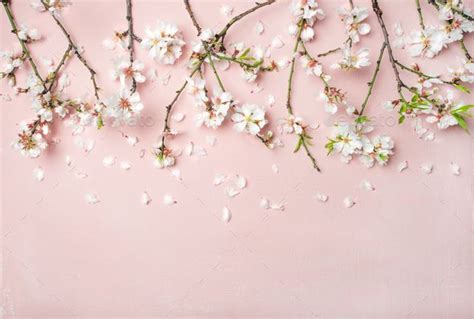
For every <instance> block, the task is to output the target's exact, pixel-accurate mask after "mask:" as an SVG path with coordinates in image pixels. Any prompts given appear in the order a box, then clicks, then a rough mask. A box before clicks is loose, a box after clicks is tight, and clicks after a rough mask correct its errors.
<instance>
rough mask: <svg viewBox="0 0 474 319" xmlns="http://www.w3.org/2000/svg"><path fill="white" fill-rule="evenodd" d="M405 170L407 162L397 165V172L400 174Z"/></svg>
mask: <svg viewBox="0 0 474 319" xmlns="http://www.w3.org/2000/svg"><path fill="white" fill-rule="evenodd" d="M407 168H408V162H407V161H403V162H401V163H400V164H398V171H399V172H402V171H404V170H405V169H407Z"/></svg>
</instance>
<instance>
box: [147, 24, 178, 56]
mask: <svg viewBox="0 0 474 319" xmlns="http://www.w3.org/2000/svg"><path fill="white" fill-rule="evenodd" d="M145 33H146V37H144V38H143V40H142V42H141V44H142V46H143V47H144V48H145V49H146V50H148V51H149V56H150V57H152V58H153V59H155V60H156V61H158V62H162V63H164V64H174V63H175V61H176V60H177V59H179V57H180V56H181V54H182V53H183V51H182V47H183V46H184V45H185V42H184V41H183V37H182V35H181V33H180V32H179V30H178V27H177V26H176V25H174V24H169V23H166V22H164V21H158V22H157V25H156V27H155V28H154V29H151V28H150V27H148V28H147V29H146V30H145Z"/></svg>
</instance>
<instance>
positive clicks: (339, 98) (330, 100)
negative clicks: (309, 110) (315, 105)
mask: <svg viewBox="0 0 474 319" xmlns="http://www.w3.org/2000/svg"><path fill="white" fill-rule="evenodd" d="M319 97H320V98H321V100H322V101H323V102H324V110H325V111H326V112H328V113H330V114H336V112H337V110H338V105H347V103H346V99H345V94H344V92H342V91H341V89H338V88H335V87H329V86H326V87H325V88H324V91H322V92H321V93H320V94H319Z"/></svg>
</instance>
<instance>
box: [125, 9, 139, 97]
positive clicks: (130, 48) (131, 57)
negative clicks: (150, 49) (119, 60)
mask: <svg viewBox="0 0 474 319" xmlns="http://www.w3.org/2000/svg"><path fill="white" fill-rule="evenodd" d="M126 4H127V16H126V19H127V23H128V30H127V36H128V46H127V49H128V53H129V60H130V67H132V64H133V61H134V55H135V50H134V46H133V41H134V37H133V35H134V34H135V33H134V32H133V15H132V0H126ZM136 90H137V81H135V78H134V77H133V76H132V88H131V89H130V91H131V93H132V94H133V93H135V91H136Z"/></svg>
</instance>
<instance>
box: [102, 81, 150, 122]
mask: <svg viewBox="0 0 474 319" xmlns="http://www.w3.org/2000/svg"><path fill="white" fill-rule="evenodd" d="M107 106H108V107H107V112H108V115H109V116H111V117H113V118H115V119H117V120H125V121H127V120H130V119H132V118H133V117H135V116H137V115H138V114H139V113H140V112H141V111H142V110H143V104H142V102H141V100H140V94H138V92H134V93H131V92H130V90H129V89H127V88H122V89H121V90H120V91H119V93H118V94H116V95H114V96H112V98H111V99H110V102H109V103H108V104H107Z"/></svg>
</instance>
